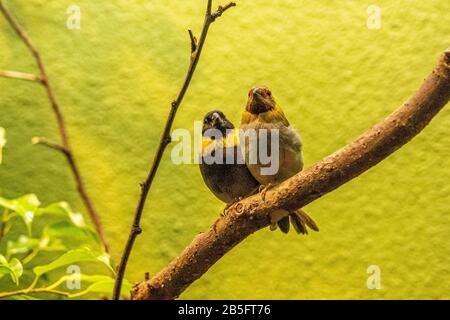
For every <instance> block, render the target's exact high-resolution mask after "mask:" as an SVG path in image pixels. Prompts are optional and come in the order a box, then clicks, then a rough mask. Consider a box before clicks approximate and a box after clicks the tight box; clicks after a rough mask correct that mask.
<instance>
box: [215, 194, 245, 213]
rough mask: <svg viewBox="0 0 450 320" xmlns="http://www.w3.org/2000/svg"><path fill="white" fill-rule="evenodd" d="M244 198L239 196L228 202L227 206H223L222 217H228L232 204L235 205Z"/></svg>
mask: <svg viewBox="0 0 450 320" xmlns="http://www.w3.org/2000/svg"><path fill="white" fill-rule="evenodd" d="M242 199H243V198H242V197H238V198H235V199H234V201H233V202H230V203H227V204H226V205H225V208H223V211H222V213H221V214H220V216H221V217H226V216H227V214H228V212H227V211H228V209H230V208H231V207H232V206H234V205H235V204H236V203H238V202H239V201H241V200H242Z"/></svg>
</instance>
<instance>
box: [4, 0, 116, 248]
mask: <svg viewBox="0 0 450 320" xmlns="http://www.w3.org/2000/svg"><path fill="white" fill-rule="evenodd" d="M0 11H1V12H2V14H3V15H4V16H5V18H6V20H7V21H8V22H9V24H10V25H11V27H12V28H13V29H14V31H15V32H16V34H17V35H18V36H19V38H20V39H21V40H22V41H23V43H24V44H25V45H26V46H27V48H28V49H29V50H30V52H31V54H32V55H33V57H34V59H35V60H36V64H37V66H38V68H39V71H40V75H39V79H40V83H42V85H43V86H44V87H45V90H46V92H47V96H48V99H49V101H50V104H51V106H52V110H53V113H54V114H55V116H56V121H57V124H58V129H59V134H60V136H61V140H62V146H61V147H59V146H58V147H56V146H57V145H56V144H49V143H43V144H46V145H47V146H51V147H53V148H54V149H56V150H59V151H63V154H64V155H65V157H66V159H67V162H68V163H69V166H70V169H71V171H72V173H73V176H74V178H75V182H76V185H77V191H78V193H79V194H80V196H81V199H82V201H83V203H84V205H85V207H86V209H87V211H88V213H89V216H90V218H91V220H92V223H93V224H94V226H95V229H96V231H97V233H98V234H99V237H100V239H101V241H102V243H103V245H104V247H105V251H106V252H109V247H108V243H107V241H106V236H105V233H104V231H103V227H102V224H101V221H100V216H99V214H98V213H97V211H96V210H95V208H94V205H93V203H92V200H91V198H90V197H89V195H88V193H87V191H86V187H85V185H84V181H83V179H82V177H81V174H80V170H79V169H78V165H77V163H76V162H75V158H74V156H73V151H72V148H71V145H70V142H69V136H68V133H67V129H66V125H65V121H64V117H63V114H62V112H61V107H60V105H59V103H58V101H57V100H56V96H55V94H54V92H53V88H52V86H51V85H50V82H49V80H48V75H47V72H46V69H45V66H44V62H43V60H42V58H41V55H40V53H39V51H38V50H37V48H36V47H35V46H34V45H33V43H32V42H31V40H30V38H29V37H28V35H27V33H26V32H25V30H24V29H23V28H22V26H21V25H20V24H19V23H18V22H17V20H16V19H15V18H14V17H13V16H12V15H11V13H10V12H9V11H8V9H6V7H5V6H4V4H3V1H2V0H0Z"/></svg>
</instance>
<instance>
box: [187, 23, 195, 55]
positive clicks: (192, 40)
mask: <svg viewBox="0 0 450 320" xmlns="http://www.w3.org/2000/svg"><path fill="white" fill-rule="evenodd" d="M188 33H189V38H190V39H191V54H192V53H194V52H195V50H197V38H196V37H195V36H194V34H193V33H192V30H191V29H189V30H188Z"/></svg>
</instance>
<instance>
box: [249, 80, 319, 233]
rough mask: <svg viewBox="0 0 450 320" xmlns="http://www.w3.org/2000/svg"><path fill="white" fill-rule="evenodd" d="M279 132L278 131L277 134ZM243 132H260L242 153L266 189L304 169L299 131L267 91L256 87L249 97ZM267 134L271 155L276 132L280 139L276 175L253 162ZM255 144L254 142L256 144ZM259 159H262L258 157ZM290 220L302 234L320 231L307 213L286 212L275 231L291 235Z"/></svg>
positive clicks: (278, 217) (276, 218) (274, 218)
mask: <svg viewBox="0 0 450 320" xmlns="http://www.w3.org/2000/svg"><path fill="white" fill-rule="evenodd" d="M273 129H275V130H276V131H273ZM240 130H241V131H242V134H243V135H244V137H245V136H247V137H248V136H250V135H248V133H249V132H250V131H253V132H256V137H257V138H256V140H255V141H256V142H257V143H251V142H250V141H251V139H245V141H241V147H242V149H243V150H242V152H243V154H244V158H245V161H246V164H247V167H248V169H249V171H250V172H251V174H252V175H253V177H254V178H255V179H256V180H257V181H258V182H259V183H260V184H261V185H264V186H266V187H270V186H272V185H274V184H279V183H281V182H282V181H284V180H286V179H288V178H290V177H292V176H293V175H295V174H296V173H298V172H299V171H301V170H302V169H303V156H302V142H301V140H300V136H299V135H298V133H297V132H296V130H295V129H294V128H293V127H292V126H291V125H290V124H289V121H288V120H287V118H286V116H285V115H284V113H283V110H282V109H281V108H280V106H279V105H278V104H277V103H276V101H275V98H274V97H273V95H272V92H271V91H270V90H269V89H268V88H267V87H254V88H252V89H251V90H250V91H249V93H248V102H247V105H246V107H245V110H244V113H243V115H242V121H241V127H240ZM261 130H264V131H265V132H266V133H267V140H266V141H267V144H268V145H267V146H266V147H267V148H266V149H267V150H268V151H269V153H271V152H272V151H273V150H270V149H271V145H270V139H271V132H276V133H277V136H278V159H276V161H277V169H278V170H277V171H276V172H274V173H272V174H264V173H263V171H262V170H261V169H262V168H264V167H267V165H266V164H262V161H260V160H259V158H258V159H257V161H253V162H252V161H250V160H251V157H250V155H251V154H252V153H254V154H258V150H259V148H260V147H261V146H258V144H259V142H260V136H259V133H260V131H261ZM253 142H254V141H253ZM258 157H259V156H258ZM289 217H290V219H291V223H292V225H293V227H294V228H295V230H296V231H297V232H298V233H302V234H306V233H308V231H307V229H306V226H308V227H310V228H311V229H312V230H315V231H319V228H318V227H317V225H316V223H315V222H314V220H313V219H312V218H310V217H309V216H308V215H307V214H306V213H305V212H304V211H303V210H301V209H300V210H297V211H295V212H286V211H284V210H283V211H280V210H277V211H276V212H275V213H273V214H272V224H271V229H272V230H273V229H275V228H276V225H278V226H279V227H280V230H281V231H283V232H285V233H287V232H288V231H289Z"/></svg>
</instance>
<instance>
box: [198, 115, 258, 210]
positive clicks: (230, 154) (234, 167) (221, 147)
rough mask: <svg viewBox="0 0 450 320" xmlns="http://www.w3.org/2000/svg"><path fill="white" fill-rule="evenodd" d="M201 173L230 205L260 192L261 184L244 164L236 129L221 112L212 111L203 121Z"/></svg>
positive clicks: (208, 183)
mask: <svg viewBox="0 0 450 320" xmlns="http://www.w3.org/2000/svg"><path fill="white" fill-rule="evenodd" d="M217 160H219V161H217ZM200 172H201V174H202V177H203V180H204V181H205V184H206V185H207V186H208V188H209V189H210V190H211V191H212V193H213V194H214V195H215V196H216V197H217V198H219V199H220V200H222V201H223V202H225V203H226V204H227V205H230V204H232V203H234V202H236V201H238V200H239V199H240V198H243V197H245V196H248V195H250V194H252V193H254V192H256V191H258V188H259V183H258V181H256V180H255V178H253V176H252V175H251V173H250V171H249V170H248V168H247V166H246V165H245V162H244V161H243V158H242V154H241V148H240V147H239V140H238V135H237V132H235V131H234V125H233V124H232V123H231V122H230V121H229V120H228V119H227V118H226V117H225V115H224V114H223V112H222V111H219V110H214V111H210V112H208V113H207V114H206V115H205V117H204V119H203V129H202V150H201V161H200Z"/></svg>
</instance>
